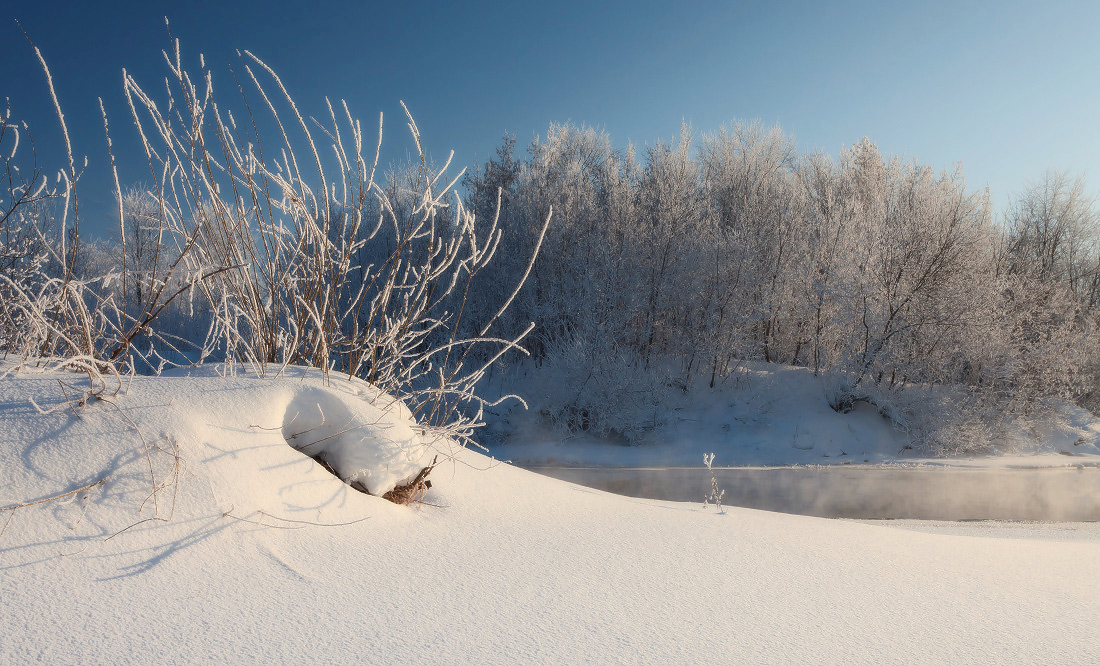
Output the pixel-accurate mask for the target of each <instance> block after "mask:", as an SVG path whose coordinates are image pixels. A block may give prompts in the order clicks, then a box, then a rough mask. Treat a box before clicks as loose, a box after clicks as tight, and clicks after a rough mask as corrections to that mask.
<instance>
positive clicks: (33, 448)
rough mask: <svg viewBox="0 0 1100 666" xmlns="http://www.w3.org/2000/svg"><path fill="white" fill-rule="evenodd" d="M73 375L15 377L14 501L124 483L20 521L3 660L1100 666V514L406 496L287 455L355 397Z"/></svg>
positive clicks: (528, 490) (6, 495)
mask: <svg viewBox="0 0 1100 666" xmlns="http://www.w3.org/2000/svg"><path fill="white" fill-rule="evenodd" d="M74 377H76V379H74ZM59 379H61V380H63V381H79V376H73V375H69V376H61V375H57V374H35V373H29V372H24V373H20V374H17V375H10V376H8V377H6V378H4V379H3V380H0V406H2V409H0V484H2V485H0V493H2V495H3V499H2V505H3V506H4V507H7V506H9V505H11V504H23V503H27V502H28V501H34V500H37V499H44V498H48V497H52V496H54V495H58V494H60V493H63V492H67V491H70V490H73V489H76V488H80V487H82V486H87V485H90V484H92V483H94V482H96V481H98V480H100V479H103V480H104V481H103V483H102V484H100V485H97V486H94V487H91V488H90V489H87V490H85V491H81V492H78V493H75V494H73V495H69V496H67V497H64V498H61V499H58V500H55V501H49V502H44V503H41V504H36V505H33V506H27V507H24V508H20V509H17V510H16V511H14V512H12V511H4V512H2V513H0V520H3V521H5V523H3V524H4V533H3V535H2V536H0V589H3V599H4V603H3V604H2V605H0V626H2V627H4V629H3V640H2V641H0V661H5V662H11V663H25V662H28V661H35V660H37V661H44V662H50V663H76V662H82V663H87V662H99V663H131V662H137V661H141V662H149V661H156V662H161V663H183V662H190V663H193V662H202V661H219V662H226V661H228V662H235V663H258V662H273V661H275V662H282V663H289V662H293V663H332V662H337V661H348V660H352V659H355V660H360V661H364V662H367V663H386V664H389V663H423V662H425V661H428V662H432V663H471V662H476V663H581V662H588V663H623V662H638V663H684V662H691V661H704V660H705V661H711V662H714V661H718V662H724V663H750V662H751V663H764V662H786V663H789V662H792V661H809V662H815V663H820V662H828V663H841V662H843V663H883V662H891V661H894V662H901V661H905V662H909V663H912V662H925V663H944V662H955V663H957V662H961V661H969V662H986V663H988V662H998V661H1002V662H1016V663H1019V662H1032V663H1035V662H1043V663H1053V662H1057V663H1074V662H1077V663H1088V662H1091V661H1094V660H1095V659H1096V658H1097V656H1098V649H1100V648H1098V647H1097V646H1098V645H1100V625H1098V624H1097V622H1096V620H1095V618H1096V617H1097V615H1098V613H1100V532H1098V531H1097V530H1096V529H1095V527H1094V526H1092V525H1064V526H1060V527H1059V528H1058V531H1057V532H1046V531H1041V530H1042V528H1035V529H1037V530H1040V533H1038V534H1033V533H1029V532H1028V531H1027V530H1022V531H1018V532H1013V531H1012V530H1004V529H1002V530H999V531H997V530H995V531H996V532H997V533H996V534H995V535H990V534H989V531H990V530H989V529H987V527H986V526H985V525H984V524H973V525H965V526H960V525H951V526H947V527H943V528H941V527H939V526H936V525H933V526H931V527H930V528H927V527H925V528H921V529H929V530H930V531H932V532H933V533H922V532H921V531H915V530H914V529H910V527H913V526H912V525H910V524H904V525H901V527H903V528H905V529H897V528H893V527H890V526H881V525H867V524H860V523H853V522H845V521H833V520H823V519H816V518H808V517H801V516H790V515H783V514H772V513H766V512H761V511H753V510H745V509H738V508H727V509H726V513H725V514H724V515H721V514H716V513H715V512H713V511H707V510H705V509H703V508H702V507H701V505H700V504H699V503H691V504H679V503H673V502H658V501H647V500H636V499H630V498H624V497H619V496H614V495H609V494H606V493H602V492H597V491H591V490H588V489H584V488H580V487H578V486H574V485H571V484H567V483H563V482H559V481H555V480H552V479H548V478H545V477H541V476H538V475H535V474H532V473H529V472H526V471H523V470H520V469H516V468H513V467H511V466H508V465H504V464H499V463H495V462H494V461H492V460H490V459H489V458H486V457H484V456H482V455H480V454H477V453H474V452H470V451H465V450H460V451H457V452H455V456H454V457H453V459H451V460H449V461H447V462H446V463H444V464H442V465H440V466H439V467H438V468H437V469H436V470H435V472H434V473H433V475H432V478H433V480H434V481H435V485H434V486H433V488H432V489H431V490H430V491H429V492H428V494H427V496H426V498H425V499H426V501H427V503H426V504H423V505H420V506H418V507H402V506H397V505H393V504H391V503H389V502H386V501H385V500H382V499H380V498H377V497H370V496H368V495H365V494H362V493H359V492H357V491H355V490H352V489H351V488H350V487H349V486H348V485H346V484H344V483H341V482H340V481H338V480H337V479H335V478H333V477H332V475H331V474H329V473H328V472H327V471H325V470H324V469H323V468H322V467H321V465H319V464H318V463H316V462H315V461H313V460H312V459H311V458H309V457H308V456H306V455H305V454H303V453H302V452H300V451H296V450H294V448H292V447H291V446H289V445H288V443H287V440H286V437H285V432H284V426H285V424H286V423H287V421H288V413H289V414H293V413H294V411H296V410H297V409H298V407H300V405H301V403H302V401H305V400H311V399H313V398H316V397H320V396H325V397H326V399H333V400H335V401H337V402H339V403H340V404H343V405H346V406H348V409H349V412H350V413H351V416H353V417H354V418H362V419H364V420H369V418H370V414H371V411H370V407H369V406H368V405H366V404H364V406H363V408H362V411H358V412H356V411H352V407H351V406H352V405H355V404H358V403H356V402H355V401H353V400H349V399H346V396H348V395H350V393H348V392H347V391H348V387H347V386H340V385H334V386H333V387H331V388H325V387H324V385H323V384H322V383H320V382H318V381H316V380H310V379H305V380H303V379H302V378H300V377H299V376H296V375H295V374H293V373H289V374H288V375H287V376H284V377H282V378H272V377H269V378H266V379H257V378H255V377H251V376H236V377H233V376H229V377H225V378H223V377H220V376H217V375H216V374H211V373H207V374H206V375H205V376H192V377H183V376H169V377H156V378H153V377H135V378H133V380H132V383H131V384H130V386H129V389H128V390H127V391H126V392H125V393H124V394H120V395H118V396H115V397H112V398H109V401H93V402H92V403H90V404H89V405H88V406H87V407H86V408H84V409H83V410H77V412H76V413H74V412H73V411H72V410H70V409H68V408H65V409H60V410H57V411H54V412H52V413H50V414H47V415H42V414H40V413H38V411H37V410H36V409H35V408H34V407H33V406H32V405H31V404H30V400H31V399H33V400H34V402H35V403H37V404H38V405H39V406H41V407H43V408H49V407H51V406H59V405H62V404H63V401H64V400H65V396H64V393H63V392H62V390H61V386H60V384H59V382H58V380H59ZM337 381H341V380H334V384H335V382H337ZM355 386H360V385H358V384H356V385H355ZM311 396H312V397H311ZM445 450H446V449H445ZM154 479H155V481H154ZM154 490H155V492H154ZM703 490H704V489H703V488H700V493H702V492H703ZM5 514H6V515H5ZM157 517H159V518H162V519H164V520H153V518H157ZM169 518H170V519H169ZM9 519H10V522H9ZM141 521H145V522H141ZM917 527H920V526H917ZM943 532H950V534H946V533H943ZM987 536H995V537H997V538H987Z"/></svg>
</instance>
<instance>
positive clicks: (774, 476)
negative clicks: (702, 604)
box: [528, 466, 1100, 522]
mask: <svg viewBox="0 0 1100 666" xmlns="http://www.w3.org/2000/svg"><path fill="white" fill-rule="evenodd" d="M528 469H531V470H532V471H535V472H538V473H540V474H545V475H547V476H552V477H554V478H557V479H562V480H564V481H570V482H572V483H577V484H579V485H583V486H588V487H590V488H596V489H599V490H605V491H608V492H612V493H616V494H620V495H627V496H630V497H644V498H649V499H660V500H669V501H678V502H700V503H701V502H702V501H703V498H704V497H705V496H706V494H707V492H708V491H709V489H710V472H708V471H707V470H706V469H702V468H698V469H696V468H682V467H672V468H607V467H601V468H595V467H529V468H528ZM714 474H715V476H716V477H717V478H718V485H719V487H720V488H722V489H724V490H725V496H724V497H723V499H722V503H723V504H724V505H729V506H740V507H747V508H752V509H763V510H766V511H779V512H783V513H796V514H803V515H808V516H819V517H822V518H859V519H906V518H908V519H920V520H951V521H956V520H1046V521H1073V522H1078V521H1100V468H1096V467H1080V468H1078V467H1059V468H1012V469H957V468H938V467H922V468H908V469H888V468H881V467H848V466H845V467H835V466H834V467H825V468H805V467H799V468H723V469H718V468H716V469H715V470H714Z"/></svg>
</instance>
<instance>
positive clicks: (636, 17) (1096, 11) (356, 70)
mask: <svg viewBox="0 0 1100 666" xmlns="http://www.w3.org/2000/svg"><path fill="white" fill-rule="evenodd" d="M5 14H7V20H4V21H0V62H3V63H4V64H5V70H6V71H5V74H4V77H3V79H0V97H9V98H11V104H12V110H13V114H14V115H15V116H16V117H19V118H22V119H26V120H28V121H29V122H30V123H31V126H32V130H34V135H35V138H36V142H37V145H38V148H39V154H40V156H42V157H43V158H44V161H48V162H50V163H53V164H57V165H60V164H61V159H60V153H58V152H57V151H58V150H59V147H60V143H59V141H58V139H57V134H58V132H57V129H56V122H55V121H54V120H53V118H52V111H51V108H50V104H49V99H48V96H47V93H46V86H45V82H44V79H43V77H42V74H41V72H40V71H39V70H38V69H37V65H36V63H35V61H34V56H33V53H32V51H31V49H30V47H29V46H28V45H27V43H26V40H25V39H24V38H23V36H22V33H21V32H20V30H19V28H18V26H17V25H16V24H15V22H14V20H13V19H16V18H17V19H19V20H20V21H21V22H22V24H23V26H24V27H25V28H26V29H27V31H28V32H29V33H30V35H31V37H32V38H33V39H34V40H35V42H36V43H37V44H38V46H39V47H40V48H41V49H42V51H43V53H44V54H45V56H46V59H47V62H48V63H49V64H50V67H51V69H52V70H53V74H54V80H55V85H56V86H57V89H58V93H59V96H60V98H61V102H62V105H63V106H64V110H65V113H66V118H67V120H68V121H69V123H70V128H71V132H72V135H73V140H74V142H75V145H76V148H77V152H79V153H81V154H87V155H88V156H89V160H90V164H91V168H90V169H89V172H88V176H87V177H86V179H85V180H84V181H82V185H83V188H82V190H81V191H80V196H81V199H82V205H85V206H86V210H87V211H88V216H98V215H107V214H108V212H107V211H109V209H110V201H111V197H112V193H111V186H110V179H109V175H108V174H107V173H106V164H107V162H106V152H105V148H104V140H103V131H102V121H101V119H100V116H99V110H98V103H97V101H96V98H97V97H99V96H101V97H103V99H104V103H105V104H106V107H107V111H108V113H109V115H110V116H111V118H112V125H113V126H114V127H115V130H114V135H115V141H116V144H117V145H118V148H119V151H120V152H121V155H120V156H119V159H120V162H121V163H122V164H123V170H122V177H123V179H124V180H136V179H140V178H141V170H140V164H141V161H142V160H141V158H140V155H139V154H137V152H136V150H137V146H136V142H135V139H134V132H133V130H132V129H131V128H130V126H129V125H128V124H127V122H126V107H125V103H124V100H123V97H122V87H121V74H120V72H121V69H122V68H123V67H126V68H127V69H128V70H129V71H131V72H132V73H133V74H135V75H136V76H137V78H138V79H139V80H140V81H142V82H143V83H146V84H148V85H149V86H150V87H155V85H156V84H157V82H158V81H159V80H161V79H162V78H163V76H164V74H165V71H166V70H165V66H164V63H163V60H162V59H161V56H160V50H161V49H162V48H165V47H166V46H167V45H168V39H167V36H166V31H165V28H164V21H163V17H164V16H165V15H167V16H168V17H169V18H170V20H171V23H172V30H173V33H174V34H175V36H177V37H179V38H180V39H181V40H182V43H183V50H184V55H185V57H187V56H188V55H190V56H191V58H192V62H193V64H197V54H198V53H199V52H202V53H204V54H205V55H206V57H207V60H208V62H212V63H214V64H215V65H214V69H215V75H216V77H220V78H216V79H215V84H216V85H217V84H219V83H221V84H222V87H223V89H224V88H226V87H228V85H229V84H230V83H231V79H230V78H229V76H228V70H227V68H226V67H225V65H224V64H223V63H226V62H227V61H233V62H236V53H235V49H238V48H242V49H245V48H246V49H249V50H251V51H253V52H255V53H256V54H257V55H259V56H261V57H262V58H264V59H265V60H266V61H268V63H269V64H271V65H272V66H273V67H274V68H275V69H276V71H278V72H279V74H280V75H281V76H282V78H283V80H284V81H285V82H286V84H287V86H288V88H290V90H291V92H292V93H293V94H294V95H295V97H296V98H297V99H298V101H299V103H302V104H303V106H304V107H306V108H307V109H308V110H310V111H313V112H319V111H320V110H321V106H320V103H321V98H322V96H323V95H329V96H330V97H332V98H345V99H347V101H348V103H349V105H350V106H351V108H352V110H353V112H354V113H355V114H356V115H358V116H359V117H360V118H362V119H363V120H364V121H365V124H368V125H373V123H374V120H375V119H376V118H377V114H378V112H379V111H382V112H384V113H385V115H386V118H387V128H386V145H387V147H388V149H389V152H388V153H387V154H388V155H390V156H392V157H396V156H398V155H400V154H403V152H402V151H404V150H406V149H409V147H410V145H411V144H410V143H409V141H408V139H407V133H406V131H405V130H404V123H403V121H402V118H401V112H400V107H399V106H398V100H405V102H406V103H407V104H408V105H409V107H410V109H411V110H412V111H413V114H414V115H415V117H416V119H417V122H418V123H419V125H420V128H421V132H422V134H423V135H424V137H425V140H426V143H427V145H428V147H429V149H430V150H431V151H432V152H433V154H435V155H436V156H437V157H440V156H445V155H446V153H447V151H448V150H450V149H454V150H455V151H456V158H457V159H458V161H459V163H461V164H463V165H466V164H471V165H472V164H476V163H479V162H482V161H484V160H485V159H486V157H487V156H489V155H491V154H492V152H493V150H494V148H495V146H496V145H497V144H498V143H499V141H500V138H501V136H502V134H503V133H504V132H506V131H507V132H510V133H512V134H514V135H516V137H517V139H518V141H519V143H520V145H525V144H527V143H528V142H529V141H530V140H531V139H533V138H534V137H535V135H536V134H539V133H545V130H546V127H547V125H548V124H549V123H550V122H552V121H556V122H561V121H568V120H571V121H574V122H577V123H587V124H590V125H595V126H598V127H602V128H605V129H606V130H607V131H608V132H609V133H610V134H611V136H612V139H613V140H614V141H615V142H616V143H617V144H620V145H625V144H626V142H627V141H632V142H634V143H635V144H637V145H644V144H646V143H652V142H653V141H655V140H657V139H660V138H671V137H673V136H675V135H676V134H677V131H678V128H679V124H680V122H681V120H686V121H688V122H690V123H691V124H692V125H693V126H694V128H695V129H696V130H697V131H710V130H714V129H717V128H718V127H719V126H720V125H721V124H722V123H727V122H729V121H731V120H733V119H755V118H759V119H761V120H763V121H765V122H767V123H774V122H778V123H779V124H781V125H782V126H783V128H784V129H785V130H786V131H788V132H789V133H792V134H793V135H794V136H795V137H796V139H797V140H798V144H799V147H800V149H802V150H803V151H807V150H813V149H822V150H825V151H827V152H829V153H831V154H836V153H837V152H838V151H839V150H840V149H841V148H842V146H844V145H850V144H852V143H854V142H855V141H858V140H859V139H860V138H861V137H863V136H868V137H870V138H871V139H872V140H874V141H876V142H877V143H878V145H879V147H880V148H881V149H882V150H883V151H884V152H888V153H896V154H902V155H905V156H907V157H910V158H917V159H919V160H920V161H921V162H924V163H928V164H931V165H933V166H934V167H936V168H937V169H942V168H950V167H951V166H952V165H953V164H954V163H956V162H961V163H962V165H963V168H964V172H965V174H966V177H967V181H968V183H969V185H970V186H971V187H972V188H975V189H977V188H982V187H986V186H989V187H990V188H991V190H992V192H993V197H994V201H995V203H997V204H999V205H1001V204H1003V203H1004V202H1005V201H1006V200H1007V198H1008V196H1009V195H1010V194H1011V193H1013V192H1017V191H1019V190H1020V189H1021V188H1023V187H1024V186H1025V185H1026V183H1027V181H1028V180H1029V179H1035V178H1038V177H1040V176H1041V175H1042V173H1043V171H1044V170H1046V169H1047V168H1056V169H1066V170H1069V171H1070V172H1071V173H1073V174H1081V173H1086V172H1088V175H1089V176H1091V178H1090V187H1089V189H1090V191H1092V192H1097V191H1098V188H1097V185H1100V168H1097V167H1098V166H1100V40H1098V39H1097V37H1096V34H1095V31H1096V29H1097V26H1100V3H1095V2H1058V1H1055V2H1044V3H1023V2H973V3H962V2H958V3H956V2H923V3H905V4H897V5H895V4H892V3H884V2H836V3H823V2H813V3H782V2H727V3H711V2H700V3H691V4H689V5H688V6H687V7H678V6H674V3H671V2H667V1H665V2H646V1H639V2H609V3H601V4H599V5H598V6H589V5H588V3H574V2H557V3H553V4H535V3H521V2H512V3H480V4H477V5H475V4H473V3H440V4H433V3H412V2H410V3H393V2H390V3H378V4H375V3H369V2H348V3H326V2H310V3H300V2H293V3H291V2H282V1H281V0H268V1H267V2H232V1H230V0H223V1H222V2H206V1H199V2H190V3H178V2H177V3H172V4H164V5H160V6H158V3H154V2H115V3H106V2H104V3H89V2H72V3H60V2H38V3H24V4H21V5H18V6H16V7H15V8H14V9H9V10H7V11H6V12H5ZM227 92H228V91H227V90H223V94H225V93H227ZM101 211H102V212H101ZM85 224H90V225H92V226H93V228H98V227H99V225H98V223H97V222H96V221H95V220H91V219H88V217H85ZM109 225H110V223H109V222H104V223H102V228H103V229H107V228H110V226H109Z"/></svg>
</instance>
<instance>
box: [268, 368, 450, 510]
mask: <svg viewBox="0 0 1100 666" xmlns="http://www.w3.org/2000/svg"><path fill="white" fill-rule="evenodd" d="M282 433H283V437H284V438H285V439H286V441H287V444H289V445H290V446H292V447H294V448H295V449H297V450H299V451H301V452H302V453H305V454H306V455H308V456H310V457H311V458H316V459H318V460H321V461H323V462H324V463H325V464H327V465H329V466H330V467H332V469H333V470H334V471H335V472H336V474H337V476H339V477H340V478H341V479H342V480H343V481H344V482H345V483H347V484H349V485H351V486H352V487H355V488H358V489H361V490H364V491H366V492H368V493H370V494H371V495H382V494H384V493H386V492H388V491H390V490H392V489H393V488H394V487H395V486H397V485H401V484H404V483H407V482H409V481H411V480H412V478H413V477H415V476H416V474H417V473H418V472H419V471H420V470H421V469H423V468H424V467H425V466H426V465H427V463H426V462H425V459H426V457H427V453H428V451H429V447H428V446H427V445H426V444H425V443H424V438H423V437H422V436H421V433H422V431H420V430H418V429H417V427H416V420H415V419H414V417H413V415H412V412H410V411H409V408H408V407H406V406H405V404H404V403H403V402H401V401H400V400H398V399H397V398H395V397H393V396H391V395H388V394H386V393H383V392H382V391H380V390H378V389H377V388H375V387H373V386H371V385H369V384H365V383H363V382H347V383H346V384H342V385H341V386H340V387H339V388H333V387H308V388H304V389H303V390H301V391H299V392H298V394H297V395H295V396H294V398H293V399H292V400H291V401H290V404H289V405H287V408H286V415H285V417H284V419H283V427H282Z"/></svg>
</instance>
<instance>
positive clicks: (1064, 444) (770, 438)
mask: <svg viewBox="0 0 1100 666" xmlns="http://www.w3.org/2000/svg"><path fill="white" fill-rule="evenodd" d="M496 381H497V382H498V385H489V386H487V387H486V388H487V389H490V390H495V391H497V392H499V393H501V394H506V393H509V392H511V391H514V390H515V387H514V386H513V385H512V383H514V382H516V379H515V378H514V377H511V376H500V375H498V377H497V378H496ZM545 381H553V380H552V379H549V380H545ZM822 381H823V380H822V379H820V378H817V377H814V376H813V374H812V372H811V371H810V370H809V369H808V368H801V367H794V366H784V365H778V364H764V363H756V364H753V363H746V364H745V369H744V371H743V372H741V373H740V374H739V375H737V376H736V377H735V378H734V379H732V380H730V381H729V382H728V383H726V384H723V385H720V386H718V387H717V388H715V389H713V390H712V389H710V388H709V387H708V386H707V385H706V383H705V382H703V383H701V384H700V385H696V386H691V387H688V390H687V391H686V392H684V393H682V394H681V395H680V396H679V399H678V400H677V401H675V402H673V401H670V402H669V403H667V404H662V405H659V406H655V408H654V410H655V417H654V420H655V421H656V422H657V424H658V425H657V427H655V428H654V429H653V430H652V431H651V432H650V433H648V435H647V436H646V438H645V441H644V442H642V444H641V445H639V446H624V445H623V444H621V443H618V442H609V441H606V440H600V439H598V438H593V437H591V436H586V434H585V433H579V434H578V433H573V434H568V435H562V434H561V433H559V432H557V431H555V430H554V429H552V428H550V427H549V426H548V424H546V423H545V422H544V421H543V420H542V419H540V417H539V396H538V393H537V391H536V392H534V393H533V394H526V393H525V397H526V398H527V400H528V402H529V403H530V404H531V409H530V410H526V411H524V410H522V409H512V410H511V411H501V412H498V413H494V414H490V415H489V418H490V419H491V422H490V424H489V426H490V428H491V429H492V431H494V432H496V433H498V436H497V437H496V439H495V440H494V441H492V442H490V443H489V451H490V453H491V454H492V455H494V456H495V457H497V458H499V459H501V460H509V461H511V462H513V463H515V464H518V465H524V466H543V465H552V466H581V467H584V466H601V467H607V466H610V467H631V468H636V467H668V466H674V467H693V468H698V467H700V466H701V464H702V460H703V455H704V454H707V453H714V454H715V456H716V458H715V463H714V464H715V465H717V466H722V467H783V466H791V465H895V464H898V463H904V464H908V465H921V466H937V467H938V466H945V465H946V466H952V467H954V466H960V467H971V468H974V467H984V468H997V469H1002V468H1005V467H1066V466H1080V465H1085V466H1097V465H1100V419H1097V418H1096V417H1095V416H1094V415H1092V414H1091V413H1089V412H1088V411H1087V410H1085V409H1081V408H1079V407H1074V406H1071V405H1061V406H1059V409H1058V413H1059V417H1060V418H1059V419H1058V420H1057V422H1056V423H1055V424H1054V425H1052V426H1049V427H1047V428H1045V429H1044V430H1043V431H1041V432H1035V433H1027V436H1026V437H1019V438H1017V440H1015V441H1012V442H1002V444H1001V446H1000V447H999V448H997V449H996V450H994V451H991V452H989V453H988V454H987V455H967V456H964V457H934V456H931V455H929V454H928V453H926V452H922V451H921V450H920V449H919V447H916V446H913V445H912V443H911V442H910V440H909V437H908V435H907V434H906V433H905V432H903V431H900V430H898V429H896V428H895V427H894V426H893V425H892V424H891V422H890V420H889V419H888V418H886V417H885V416H883V415H882V414H880V413H879V410H878V409H877V408H875V407H874V406H873V405H871V404H868V403H866V402H862V401H857V402H856V404H855V405H854V407H853V409H852V410H851V411H849V412H848V413H839V412H836V411H834V410H833V409H832V408H831V407H830V406H829V404H828V401H827V400H826V398H825V395H826V390H825V387H824V386H823V384H822Z"/></svg>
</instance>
